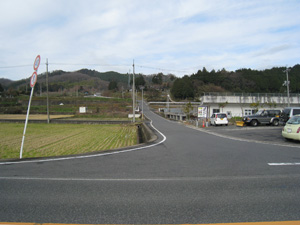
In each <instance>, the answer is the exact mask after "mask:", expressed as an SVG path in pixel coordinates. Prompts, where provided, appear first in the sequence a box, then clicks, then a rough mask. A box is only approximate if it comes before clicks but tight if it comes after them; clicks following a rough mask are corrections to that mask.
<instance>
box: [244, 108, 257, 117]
mask: <svg viewBox="0 0 300 225" xmlns="http://www.w3.org/2000/svg"><path fill="white" fill-rule="evenodd" d="M255 112H256V110H255V109H245V116H250V115H252V114H254V113H255Z"/></svg>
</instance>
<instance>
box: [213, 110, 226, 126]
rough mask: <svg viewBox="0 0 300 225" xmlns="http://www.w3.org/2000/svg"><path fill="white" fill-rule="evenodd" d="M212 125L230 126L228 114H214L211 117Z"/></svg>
mask: <svg viewBox="0 0 300 225" xmlns="http://www.w3.org/2000/svg"><path fill="white" fill-rule="evenodd" d="M210 124H211V125H214V126H217V125H225V126H227V125H228V119H227V114H226V113H214V114H212V116H211V117H210Z"/></svg>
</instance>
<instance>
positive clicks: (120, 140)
mask: <svg viewBox="0 0 300 225" xmlns="http://www.w3.org/2000/svg"><path fill="white" fill-rule="evenodd" d="M23 130H24V124H18V123H0V140H1V142H0V159H14V158H19V155H20V147H21V143H22V136H23ZM135 144H137V128H136V126H135V125H132V124H128V125H127V124H126V125H119V124H106V125H83V124H31V123H29V124H28V126H27V131H26V136H25V143H24V147H23V158H31V157H49V156H62V155H71V154H81V153H88V152H94V151H101V150H109V149H116V148H122V147H127V146H132V145H135Z"/></svg>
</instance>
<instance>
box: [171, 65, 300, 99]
mask: <svg viewBox="0 0 300 225" xmlns="http://www.w3.org/2000/svg"><path fill="white" fill-rule="evenodd" d="M285 69H286V68H285V67H274V68H272V69H266V70H262V71H259V70H251V69H239V70H236V71H235V72H228V71H226V70H225V69H223V70H220V71H215V70H212V71H210V72H209V71H207V70H206V69H205V68H203V69H202V70H199V71H198V72H197V73H196V74H192V75H191V76H184V77H183V78H178V79H177V80H176V81H175V82H174V84H173V87H172V88H171V93H172V95H173V96H174V97H175V98H178V99H185V98H194V97H197V96H200V95H201V93H203V92H244V93H284V92H286V86H283V84H284V82H285V81H286V73H285V72H284V71H285ZM289 81H290V92H291V93H300V65H295V66H294V67H292V68H290V71H289Z"/></svg>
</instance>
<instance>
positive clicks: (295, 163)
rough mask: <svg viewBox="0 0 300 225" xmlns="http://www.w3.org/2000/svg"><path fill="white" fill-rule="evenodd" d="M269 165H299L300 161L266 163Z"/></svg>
mask: <svg viewBox="0 0 300 225" xmlns="http://www.w3.org/2000/svg"><path fill="white" fill-rule="evenodd" d="M268 165H269V166H300V162H294V163H268Z"/></svg>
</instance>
